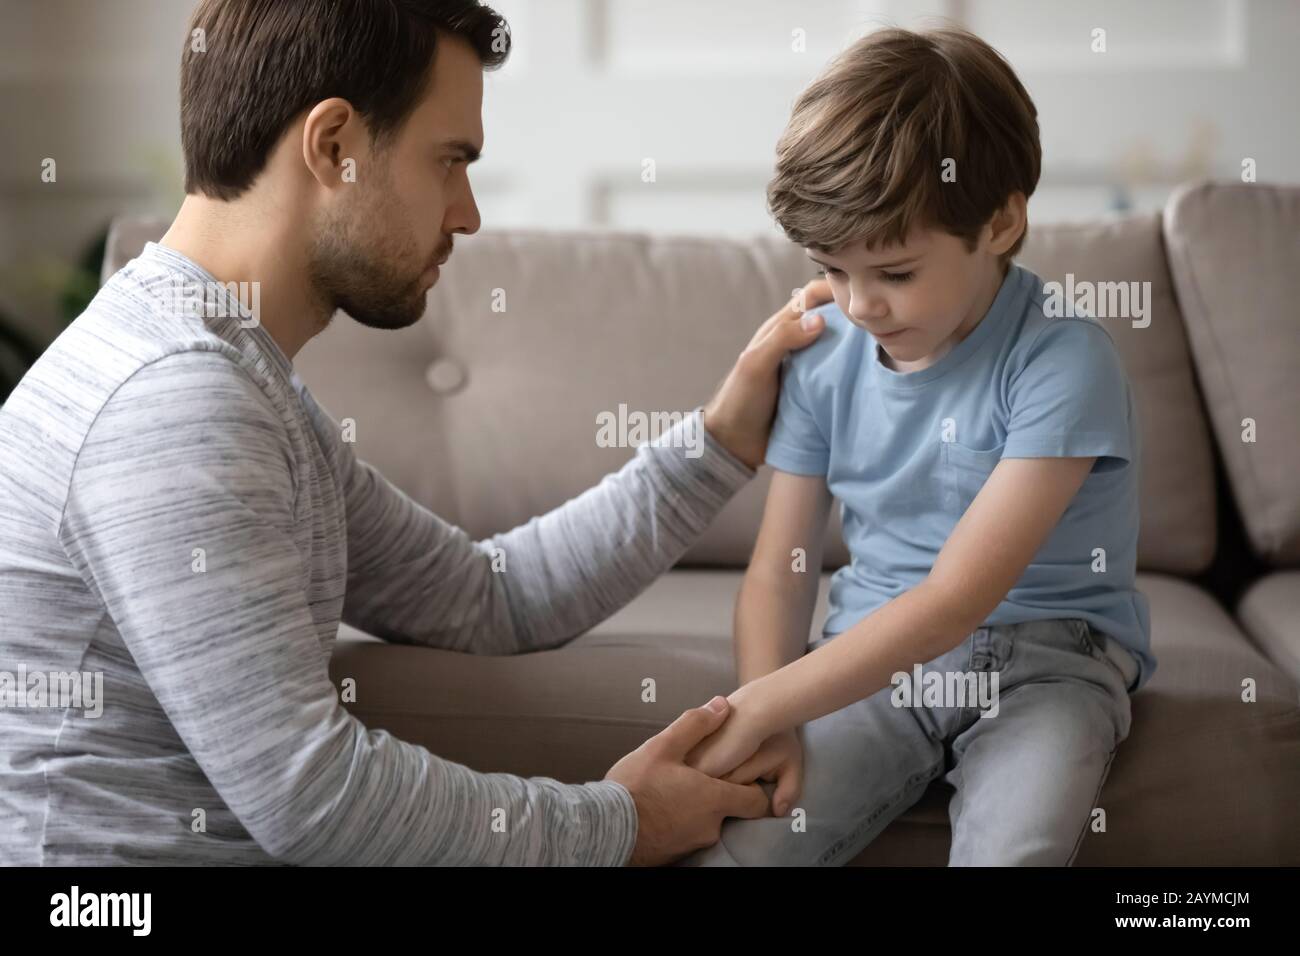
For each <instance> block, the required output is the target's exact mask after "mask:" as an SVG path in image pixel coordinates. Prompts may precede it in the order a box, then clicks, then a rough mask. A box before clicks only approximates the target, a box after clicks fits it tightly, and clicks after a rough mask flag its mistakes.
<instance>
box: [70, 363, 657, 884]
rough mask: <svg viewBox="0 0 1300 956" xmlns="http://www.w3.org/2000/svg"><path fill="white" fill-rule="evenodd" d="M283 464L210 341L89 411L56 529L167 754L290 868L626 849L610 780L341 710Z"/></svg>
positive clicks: (556, 859)
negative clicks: (134, 675)
mask: <svg viewBox="0 0 1300 956" xmlns="http://www.w3.org/2000/svg"><path fill="white" fill-rule="evenodd" d="M293 462H294V457H293V450H292V446H291V443H290V438H289V435H288V432H287V429H286V428H285V426H284V424H283V422H282V421H281V419H280V418H279V416H278V415H277V414H276V412H275V411H274V409H273V408H272V407H271V405H270V403H269V401H268V400H267V399H266V397H265V396H264V395H263V394H262V392H261V391H260V390H259V389H258V388H257V386H256V385H255V384H253V382H252V380H251V379H250V378H248V377H247V375H246V374H245V373H244V372H243V370H242V369H240V368H239V367H238V366H237V365H235V364H234V363H233V362H232V361H230V360H229V359H227V358H225V357H224V356H222V355H219V354H216V353H202V352H190V353H182V354H180V355H173V356H169V357H168V358H165V359H162V360H159V361H156V362H154V363H152V364H151V365H148V366H146V367H145V368H144V369H142V370H141V371H139V372H137V373H136V374H135V375H133V376H132V377H131V378H130V379H129V380H128V381H127V382H126V383H124V384H123V385H122V386H121V387H120V388H119V389H118V390H117V392H116V393H115V394H114V395H113V397H112V398H111V399H110V401H109V402H108V403H107V404H106V405H105V407H104V408H103V410H102V411H101V412H100V414H99V416H98V418H97V419H96V421H95V423H94V425H93V426H92V428H91V429H90V432H89V434H88V436H87V439H86V441H85V443H84V445H83V447H82V450H81V453H80V456H79V458H78V462H77V466H76V469H75V472H74V474H73V478H72V482H71V486H70V488H69V494H68V499H67V507H66V510H65V513H64V518H63V523H62V525H61V527H60V539H61V541H62V542H63V545H64V548H65V549H66V550H67V552H68V555H69V557H70V559H71V560H72V561H73V563H74V564H75V566H76V567H77V569H78V571H79V573H80V574H81V575H82V577H83V579H84V580H85V581H86V583H87V585H88V587H90V588H91V590H92V591H93V592H94V593H96V594H97V595H98V596H99V598H100V600H101V601H102V603H103V605H104V607H105V609H106V612H107V613H108V615H110V616H111V618H112V621H113V623H114V624H115V625H116V628H117V630H118V632H119V633H120V635H121V637H122V640H123V642H124V644H125V647H126V649H127V651H128V652H129V653H130V655H131V658H132V660H133V661H134V664H135V666H136V667H137V668H138V669H139V671H140V674H141V676H142V677H143V679H144V681H146V682H147V683H148V686H149V688H150V690H151V691H152V693H153V694H154V696H155V697H156V698H157V700H158V702H159V704H160V706H161V707H162V709H163V711H164V712H165V714H166V716H167V719H168V721H169V722H170V724H171V726H172V727H173V728H174V729H175V732H176V734H177V735H179V737H180V740H181V741H183V743H184V747H185V749H186V750H187V751H188V753H189V754H190V755H191V756H192V757H193V758H194V760H195V761H196V762H197V764H198V766H199V767H200V768H201V770H202V771H203V773H204V774H205V775H206V777H207V778H208V780H210V781H211V783H212V786H213V787H214V788H215V789H216V791H217V792H218V793H219V794H220V796H221V798H222V800H223V801H224V802H225V803H226V805H227V806H228V807H229V808H230V810H231V811H232V812H233V813H234V815H235V816H236V817H237V818H238V819H239V821H240V823H241V824H242V825H243V826H244V828H245V829H246V830H247V831H248V832H249V834H250V835H251V836H252V837H253V839H255V840H256V841H257V843H258V845H259V846H261V847H262V848H263V849H264V850H265V851H266V852H267V853H268V854H270V855H271V856H272V857H274V858H276V859H277V860H281V861H284V862H288V863H296V864H313V865H332V864H350V865H358V866H364V865H378V864H383V865H416V864H440V865H445V864H451V865H464V864H474V865H485V864H486V865H492V864H575V865H599V864H622V863H624V862H626V861H627V859H628V858H629V857H630V855H631V852H632V848H633V845H634V843H635V840H636V808H635V805H634V804H633V802H632V798H631V796H630V794H629V793H628V792H627V790H626V789H624V788H623V787H622V786H620V785H618V784H615V783H613V782H609V781H602V782H598V783H589V784H581V785H575V784H564V783H560V782H558V781H556V780H552V779H549V778H531V779H525V778H522V777H516V776H512V775H509V774H501V773H489V774H483V773H476V772H475V771H473V770H470V769H469V768H468V767H465V766H463V765H460V764H457V763H453V762H451V761H447V760H442V759H440V758H439V757H437V756H435V755H434V754H432V753H430V752H429V751H428V750H426V749H424V748H423V747H419V746H416V745H414V744H409V743H406V742H404V741H402V740H399V739H397V738H396V737H393V736H392V735H390V734H389V733H387V732H385V731H381V730H374V731H372V730H368V729H367V728H366V727H365V726H364V725H363V724H361V723H360V721H358V720H357V719H356V718H354V717H352V716H351V715H350V714H348V712H347V711H346V710H345V709H344V708H343V706H342V705H341V704H340V702H339V698H338V693H337V691H336V690H335V688H334V686H333V684H332V683H331V681H330V678H329V671H328V668H329V651H328V649H329V647H330V646H331V641H330V640H329V639H328V631H329V627H330V623H331V622H329V621H322V620H317V619H316V617H315V616H314V615H313V610H312V606H311V605H310V604H309V603H308V601H307V596H306V595H307V592H308V589H311V590H313V591H314V592H319V590H320V589H321V588H329V587H341V582H338V583H337V584H331V583H330V582H327V581H319V580H313V579H312V573H311V572H312V568H311V565H310V564H309V563H307V561H306V559H305V558H304V556H303V550H301V549H300V543H299V540H298V538H296V537H295V529H297V528H298V522H299V521H300V520H303V519H302V516H301V515H299V514H296V513H295V501H296V500H297V492H298V491H299V490H300V489H299V488H298V486H297V482H298V476H296V475H295V471H294V467H293ZM314 544H315V545H317V546H319V547H329V544H328V542H325V541H317V542H314ZM110 706H111V702H110ZM494 824H499V825H494Z"/></svg>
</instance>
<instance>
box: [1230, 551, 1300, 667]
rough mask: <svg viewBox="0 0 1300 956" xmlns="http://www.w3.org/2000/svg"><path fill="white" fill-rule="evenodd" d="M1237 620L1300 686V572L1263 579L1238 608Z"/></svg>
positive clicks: (1267, 655) (1268, 656)
mask: <svg viewBox="0 0 1300 956" xmlns="http://www.w3.org/2000/svg"><path fill="white" fill-rule="evenodd" d="M1237 617H1238V618H1239V619H1240V621H1241V624H1242V627H1244V628H1245V629H1246V633H1247V634H1249V635H1250V637H1251V639H1252V640H1254V642H1255V643H1256V644H1257V645H1258V646H1259V649H1260V650H1262V651H1263V652H1264V655H1265V656H1266V657H1267V658H1268V659H1269V660H1271V661H1272V662H1273V663H1275V664H1276V665H1277V666H1278V667H1280V668H1282V670H1284V671H1286V672H1287V673H1288V674H1290V675H1291V678H1292V680H1294V681H1296V682H1297V683H1300V571H1280V572H1278V573H1277V574H1270V575H1267V576H1266V577H1263V578H1260V579H1259V580H1258V581H1256V582H1255V583H1254V584H1252V585H1251V586H1250V589H1249V590H1248V591H1247V592H1246V593H1245V595H1244V596H1243V597H1242V599H1241V601H1240V603H1239V604H1238V605H1237Z"/></svg>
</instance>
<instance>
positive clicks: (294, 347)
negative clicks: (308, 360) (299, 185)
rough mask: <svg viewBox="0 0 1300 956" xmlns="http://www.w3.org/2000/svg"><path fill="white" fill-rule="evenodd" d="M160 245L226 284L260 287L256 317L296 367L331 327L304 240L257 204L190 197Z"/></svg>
mask: <svg viewBox="0 0 1300 956" xmlns="http://www.w3.org/2000/svg"><path fill="white" fill-rule="evenodd" d="M159 245H162V246H165V247H167V248H168V249H171V250H173V251H175V252H179V253H180V254H181V255H183V256H185V257H186V258H187V259H189V260H190V261H192V262H194V263H195V264H197V265H199V266H201V267H202V268H203V269H206V270H207V271H208V272H210V273H211V274H212V275H213V277H214V278H216V279H217V280H218V281H220V282H222V283H227V282H257V283H258V284H259V285H258V296H257V303H258V308H257V309H256V310H254V316H255V318H256V319H257V321H258V324H260V325H261V326H262V328H264V329H265V330H266V331H267V333H268V334H269V335H270V336H271V338H272V339H273V340H274V341H275V344H276V345H278V346H279V347H280V351H281V352H283V353H284V354H285V357H286V358H288V359H289V361H290V362H292V361H293V358H294V356H295V355H297V354H298V351H299V350H300V349H301V348H302V347H303V346H304V345H306V344H307V342H308V341H309V340H310V339H311V338H312V336H314V335H316V333H318V332H320V331H321V330H322V329H324V328H325V326H326V325H328V324H329V319H330V315H329V309H328V307H327V306H325V305H324V304H323V303H320V302H318V301H315V298H314V296H313V295H312V292H311V284H310V282H309V281H308V278H307V262H306V251H305V250H304V249H303V247H302V235H301V233H297V232H295V231H294V230H293V229H292V228H290V227H289V225H288V224H286V223H285V221H284V219H283V218H282V217H279V216H275V215H270V214H262V213H259V212H258V211H256V210H255V208H254V206H253V204H252V201H251V200H250V201H242V200H241V201H239V202H235V203H228V202H222V201H220V200H214V199H208V198H206V197H203V196H186V197H185V201H184V202H183V203H182V204H181V208H180V211H179V212H178V213H177V214H176V219H175V220H174V221H173V222H172V224H171V227H170V228H169V229H168V230H167V232H166V233H165V234H164V235H163V237H162V238H161V239H160V240H159Z"/></svg>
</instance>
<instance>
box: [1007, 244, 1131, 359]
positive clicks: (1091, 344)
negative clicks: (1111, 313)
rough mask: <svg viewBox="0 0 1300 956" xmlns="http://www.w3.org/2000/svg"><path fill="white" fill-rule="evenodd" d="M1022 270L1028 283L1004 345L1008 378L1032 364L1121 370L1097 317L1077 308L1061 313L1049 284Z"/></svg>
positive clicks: (1112, 344) (1111, 338)
mask: <svg viewBox="0 0 1300 956" xmlns="http://www.w3.org/2000/svg"><path fill="white" fill-rule="evenodd" d="M1022 271H1023V272H1024V273H1025V274H1026V277H1027V279H1028V280H1029V281H1030V282H1032V287H1033V290H1034V291H1033V294H1032V295H1030V297H1029V300H1028V302H1027V303H1026V305H1025V309H1024V314H1023V315H1022V316H1020V321H1019V323H1016V324H1014V325H1013V328H1014V329H1015V334H1014V335H1013V336H1012V338H1011V341H1010V342H1009V343H1008V346H1007V351H1006V355H1007V361H1006V365H1005V369H1006V372H1007V375H1008V376H1009V377H1011V378H1014V377H1016V376H1017V375H1019V374H1020V373H1022V372H1023V371H1025V370H1026V369H1028V368H1030V367H1033V366H1039V367H1041V366H1060V367H1065V366H1071V367H1075V368H1079V367H1082V368H1085V369H1086V368H1099V367H1107V368H1113V369H1122V364H1123V363H1122V360H1121V358H1120V353H1119V348H1118V346H1117V345H1116V343H1115V339H1114V336H1112V335H1111V332H1110V330H1109V329H1107V328H1106V327H1105V325H1103V324H1102V323H1101V322H1100V321H1099V320H1098V319H1096V318H1094V317H1092V316H1091V315H1088V314H1086V313H1084V312H1081V311H1069V312H1066V313H1065V314H1062V312H1061V310H1059V309H1057V308H1055V307H1054V301H1053V292H1052V285H1051V283H1044V282H1043V280H1042V279H1041V278H1039V277H1038V276H1037V275H1036V274H1035V273H1033V272H1030V271H1029V270H1027V269H1023V268H1022Z"/></svg>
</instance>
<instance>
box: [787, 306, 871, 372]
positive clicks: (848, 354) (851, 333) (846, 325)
mask: <svg viewBox="0 0 1300 956" xmlns="http://www.w3.org/2000/svg"><path fill="white" fill-rule="evenodd" d="M807 314H809V315H820V316H821V317H822V319H823V321H824V322H825V323H826V326H825V328H823V329H822V332H821V335H819V336H817V338H816V339H814V340H813V342H812V344H811V345H808V346H805V347H804V348H802V349H800V350H799V351H797V352H791V353H790V354H789V355H788V356H787V357H786V360H785V361H786V367H787V370H788V372H789V373H790V374H793V375H795V376H797V377H798V378H800V379H801V380H803V381H805V382H808V383H811V382H814V381H817V380H819V379H822V378H827V377H832V378H834V377H839V376H842V374H843V372H844V371H845V367H846V366H850V367H851V363H856V362H857V361H858V359H859V358H860V357H861V354H862V351H863V349H864V347H865V348H870V346H871V336H870V335H868V334H867V333H866V332H864V331H863V330H862V329H860V328H858V327H857V326H856V325H854V324H853V323H852V322H850V321H849V318H848V316H846V315H845V314H844V312H843V311H842V310H841V309H840V307H839V306H838V305H836V304H835V303H834V302H827V303H826V304H824V305H819V306H817V307H816V308H814V309H809V310H808V313H807Z"/></svg>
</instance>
